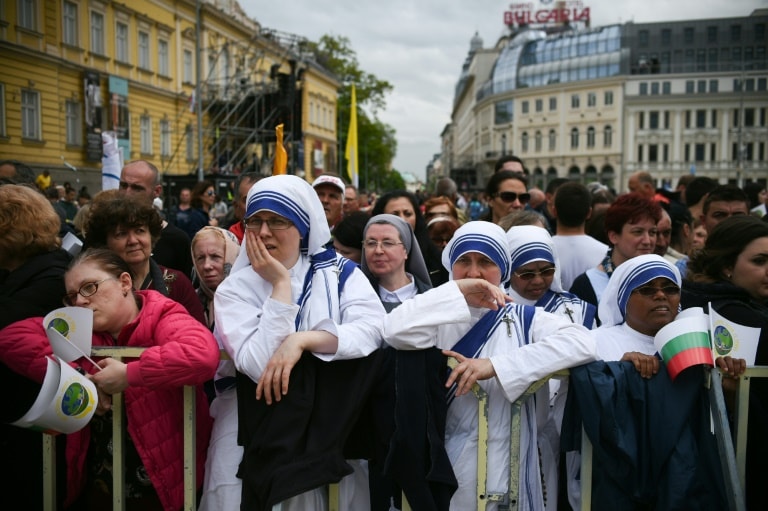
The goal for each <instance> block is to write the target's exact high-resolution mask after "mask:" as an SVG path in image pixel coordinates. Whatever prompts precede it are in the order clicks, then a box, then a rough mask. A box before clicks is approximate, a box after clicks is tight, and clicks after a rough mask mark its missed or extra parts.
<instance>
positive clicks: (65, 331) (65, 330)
mask: <svg viewBox="0 0 768 511" xmlns="http://www.w3.org/2000/svg"><path fill="white" fill-rule="evenodd" d="M48 328H53V329H54V330H56V331H57V332H59V333H60V334H61V335H63V336H64V337H67V336H68V335H69V323H67V321H66V320H65V319H63V318H53V320H52V321H51V322H50V323H48Z"/></svg>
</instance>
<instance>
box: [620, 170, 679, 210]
mask: <svg viewBox="0 0 768 511" xmlns="http://www.w3.org/2000/svg"><path fill="white" fill-rule="evenodd" d="M627 187H628V188H629V191H630V192H631V193H639V194H640V195H642V196H643V197H645V198H646V199H650V200H652V201H655V202H663V203H665V204H667V203H669V199H668V198H667V197H665V196H664V195H662V194H661V193H657V192H656V186H655V185H654V183H653V176H651V174H650V173H648V172H645V171H642V170H639V171H637V172H634V173H633V174H631V175H630V176H629V183H627Z"/></svg>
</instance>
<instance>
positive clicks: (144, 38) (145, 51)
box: [139, 32, 150, 69]
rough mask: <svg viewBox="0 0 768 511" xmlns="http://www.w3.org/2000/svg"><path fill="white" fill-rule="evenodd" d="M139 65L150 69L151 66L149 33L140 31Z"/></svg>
mask: <svg viewBox="0 0 768 511" xmlns="http://www.w3.org/2000/svg"><path fill="white" fill-rule="evenodd" d="M139 67H140V68H142V69H150V67H149V34H147V33H146V32H139Z"/></svg>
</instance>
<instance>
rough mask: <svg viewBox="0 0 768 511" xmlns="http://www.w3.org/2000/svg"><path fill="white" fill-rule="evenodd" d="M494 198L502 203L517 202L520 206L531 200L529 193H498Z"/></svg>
mask: <svg viewBox="0 0 768 511" xmlns="http://www.w3.org/2000/svg"><path fill="white" fill-rule="evenodd" d="M496 197H498V198H499V199H501V200H502V201H504V202H515V200H519V201H520V203H521V204H526V203H527V202H528V201H529V200H531V194H530V193H515V192H499V193H497V194H496Z"/></svg>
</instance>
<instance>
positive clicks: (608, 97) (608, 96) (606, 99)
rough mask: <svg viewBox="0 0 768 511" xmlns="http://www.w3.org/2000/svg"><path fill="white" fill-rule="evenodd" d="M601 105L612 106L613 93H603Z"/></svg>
mask: <svg viewBox="0 0 768 511" xmlns="http://www.w3.org/2000/svg"><path fill="white" fill-rule="evenodd" d="M603 103H604V104H605V106H608V105H612V104H613V91H610V90H607V91H605V94H604V95H603Z"/></svg>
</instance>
